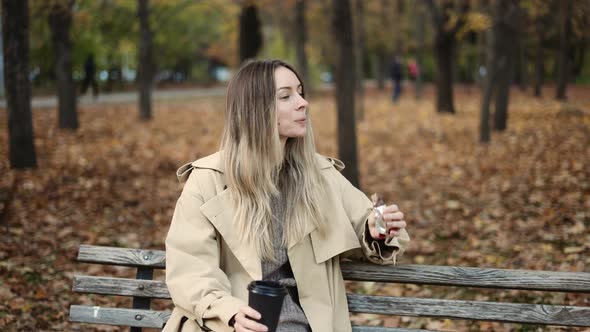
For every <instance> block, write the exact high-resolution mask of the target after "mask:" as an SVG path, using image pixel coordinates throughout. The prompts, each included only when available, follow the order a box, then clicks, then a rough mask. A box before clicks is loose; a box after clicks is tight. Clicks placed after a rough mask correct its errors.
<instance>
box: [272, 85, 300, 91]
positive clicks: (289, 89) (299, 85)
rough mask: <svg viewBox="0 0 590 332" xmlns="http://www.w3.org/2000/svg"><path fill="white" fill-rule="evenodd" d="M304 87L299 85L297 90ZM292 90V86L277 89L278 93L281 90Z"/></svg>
mask: <svg viewBox="0 0 590 332" xmlns="http://www.w3.org/2000/svg"><path fill="white" fill-rule="evenodd" d="M302 87H303V86H302V85H301V84H299V85H298V86H297V89H299V88H302ZM291 88H292V87H290V86H283V87H280V88H278V89H277V91H279V90H282V89H289V90H290V89H291Z"/></svg>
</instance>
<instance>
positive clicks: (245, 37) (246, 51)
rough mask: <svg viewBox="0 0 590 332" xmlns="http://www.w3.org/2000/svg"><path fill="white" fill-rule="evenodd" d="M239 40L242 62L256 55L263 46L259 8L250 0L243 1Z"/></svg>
mask: <svg viewBox="0 0 590 332" xmlns="http://www.w3.org/2000/svg"><path fill="white" fill-rule="evenodd" d="M239 42H240V44H239V51H240V63H243V62H244V61H246V60H247V59H250V58H253V57H255V56H256V54H258V51H259V50H260V48H261V47H262V33H261V32H260V20H259V19H258V9H257V8H256V5H255V4H254V3H252V2H250V1H243V2H242V9H241V12H240V38H239Z"/></svg>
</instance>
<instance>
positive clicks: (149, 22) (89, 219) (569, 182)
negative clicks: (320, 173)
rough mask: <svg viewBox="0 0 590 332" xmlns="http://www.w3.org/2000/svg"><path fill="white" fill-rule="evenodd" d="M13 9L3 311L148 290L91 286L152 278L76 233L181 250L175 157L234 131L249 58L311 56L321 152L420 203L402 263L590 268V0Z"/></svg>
mask: <svg viewBox="0 0 590 332" xmlns="http://www.w3.org/2000/svg"><path fill="white" fill-rule="evenodd" d="M1 11H2V39H1V43H0V45H1V46H2V52H1V53H0V54H1V56H2V61H0V67H1V69H2V75H0V128H2V129H0V155H1V157H0V276H1V278H0V329H1V330H3V331H33V330H35V331H58V330H59V331H63V330H66V331H82V330H84V331H94V330H96V331H118V330H119V328H118V327H109V326H99V327H96V326H85V325H83V324H73V323H68V322H67V320H68V307H69V305H70V304H72V303H78V304H79V303H85V304H92V303H96V304H106V303H108V304H109V305H110V306H114V305H113V304H114V303H118V304H121V305H128V303H126V300H124V299H120V298H117V297H112V298H107V299H106V300H105V298H106V297H102V298H100V299H98V298H93V297H92V296H83V295H79V294H74V293H73V292H72V291H71V283H72V277H73V275H74V274H79V273H84V274H91V275H92V274H99V273H102V274H104V273H106V274H111V275H117V276H131V277H132V276H133V273H132V271H128V270H125V269H119V268H105V267H97V266H88V265H85V264H76V263H75V262H74V259H75V256H76V253H77V249H78V247H79V245H80V244H94V245H106V246H123V247H130V248H153V249H163V248H164V244H163V241H164V237H165V234H166V231H167V228H168V225H169V222H170V219H171V216H172V212H173V208H174V204H175V201H176V199H177V197H178V195H179V193H180V190H181V188H182V186H181V185H180V184H179V183H178V182H177V180H176V177H175V170H176V169H177V168H178V167H179V166H180V165H182V164H184V163H186V162H188V161H192V160H194V159H197V158H199V157H203V156H206V155H208V154H210V153H212V152H215V151H216V150H217V149H218V147H219V138H220V134H221V130H222V126H223V109H224V98H225V87H226V84H227V81H228V80H229V79H230V78H231V76H232V74H233V73H234V72H235V71H236V70H237V69H238V68H239V66H240V64H241V63H243V62H244V61H246V60H247V59H250V58H257V59H264V58H280V59H283V60H286V61H287V62H289V63H292V64H293V65H294V66H295V68H297V69H298V71H300V73H301V74H302V77H303V80H304V81H305V83H306V87H307V90H308V91H307V95H308V96H309V100H310V104H311V106H310V112H311V118H312V122H313V125H314V132H315V134H316V145H317V147H318V151H319V152H320V153H322V154H325V155H328V156H334V157H337V158H340V159H342V160H343V161H344V162H345V164H346V165H347V167H346V169H345V170H344V174H345V176H346V177H347V178H349V179H350V180H351V182H353V183H354V184H355V185H357V186H358V187H359V188H361V189H362V190H363V191H364V192H365V193H367V194H369V195H370V194H371V193H373V192H379V193H382V194H383V196H384V197H385V199H386V201H388V202H395V203H397V204H398V205H399V206H400V207H401V209H402V210H403V211H404V213H405V215H406V219H407V221H408V224H409V225H408V229H409V231H410V234H411V236H412V238H413V240H414V241H413V243H412V245H411V247H410V248H409V250H408V252H407V253H406V254H405V256H404V257H403V258H402V263H414V264H435V265H460V266H477V267H496V268H515V269H535V270H557V271H578V272H590V255H589V254H590V232H589V231H588V230H589V229H590V148H589V146H590V85H589V84H590V54H589V52H588V46H589V44H590V1H588V0H561V1H559V0H522V1H512V0H496V1H493V0H489V1H485V0H461V1H459V0H456V1H427V0H416V1H409V0H365V1H363V0H315V1H311V0H251V1H247V0H242V1H240V0H203V1H195V0H28V1H27V0H21V1H14V0H2V8H1ZM157 277H158V278H160V279H161V278H162V277H163V276H162V275H158V276H157ZM348 287H350V288H351V289H352V288H357V289H362V291H364V292H367V293H379V294H388V295H404V294H412V295H420V296H435V297H440V298H457V299H467V300H473V299H475V300H493V301H502V300H503V299H504V300H506V299H510V300H517V299H519V298H523V297H528V298H532V299H533V300H534V302H535V303H549V304H551V303H554V304H572V305H585V306H588V305H590V299H588V297H587V296H586V297H584V296H581V295H578V296H576V295H571V294H567V293H559V294H547V293H542V292H528V293H526V294H523V292H520V293H519V292H498V291H485V290H480V291H478V292H470V291H466V290H453V289H450V290H449V289H448V288H447V289H445V290H441V289H439V288H436V287H426V286H425V287H418V286H411V285H407V286H397V285H384V284H379V283H350V284H348ZM161 305H162V306H163V307H166V304H161ZM166 308H168V309H170V307H169V306H168V307H166ZM353 321H355V322H358V323H368V324H371V325H376V326H395V327H397V326H407V327H412V328H431V329H436V328H439V329H446V330H461V331H566V330H567V331H583V329H573V328H559V327H554V328H547V327H540V326H533V325H526V326H524V325H523V326H520V325H514V324H502V323H489V322H478V323H472V322H469V321H451V320H437V319H426V318H402V317H382V316H378V315H355V316H354V317H353Z"/></svg>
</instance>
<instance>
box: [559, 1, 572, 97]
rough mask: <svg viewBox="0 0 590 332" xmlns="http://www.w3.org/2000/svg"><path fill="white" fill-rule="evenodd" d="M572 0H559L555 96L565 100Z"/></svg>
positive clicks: (568, 65)
mask: <svg viewBox="0 0 590 332" xmlns="http://www.w3.org/2000/svg"><path fill="white" fill-rule="evenodd" d="M572 7H573V1H572V0H562V1H561V2H560V20H559V54H558V56H557V90H556V91H555V98H557V99H559V100H565V99H566V98H567V96H566V89H567V81H568V79H569V74H570V60H569V54H570V44H571V35H572V24H571V21H572Z"/></svg>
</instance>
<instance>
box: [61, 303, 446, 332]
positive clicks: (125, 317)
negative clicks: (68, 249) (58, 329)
mask: <svg viewBox="0 0 590 332" xmlns="http://www.w3.org/2000/svg"><path fill="white" fill-rule="evenodd" d="M138 315H140V317H141V319H140V320H138V319H136V317H137V318H139V317H138ZM169 318H170V312H169V311H155V310H138V309H121V308H105V307H95V306H84V305H72V306H71V307H70V321H71V322H77V323H91V324H107V325H122V326H137V327H148V328H162V326H163V325H164V323H165V322H167V321H168V319H169ZM352 331H353V332H437V331H433V330H419V329H404V328H388V327H375V326H360V325H355V326H353V327H352Z"/></svg>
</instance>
